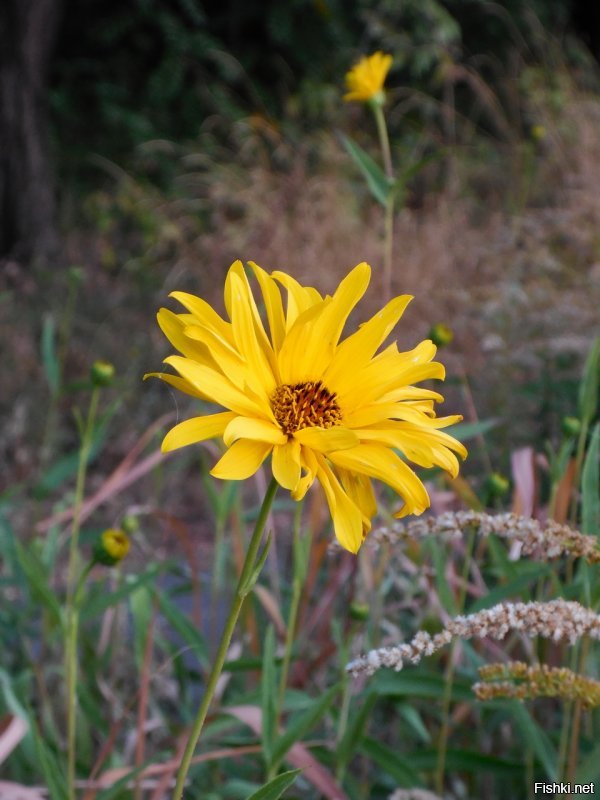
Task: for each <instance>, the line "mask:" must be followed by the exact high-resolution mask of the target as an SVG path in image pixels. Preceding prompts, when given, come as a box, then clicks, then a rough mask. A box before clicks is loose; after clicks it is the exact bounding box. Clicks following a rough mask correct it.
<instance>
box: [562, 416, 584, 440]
mask: <svg viewBox="0 0 600 800" xmlns="http://www.w3.org/2000/svg"><path fill="white" fill-rule="evenodd" d="M560 427H561V428H562V432H563V433H564V434H565V436H579V434H580V433H581V420H580V419H578V418H577V417H563V418H562V422H561V423H560Z"/></svg>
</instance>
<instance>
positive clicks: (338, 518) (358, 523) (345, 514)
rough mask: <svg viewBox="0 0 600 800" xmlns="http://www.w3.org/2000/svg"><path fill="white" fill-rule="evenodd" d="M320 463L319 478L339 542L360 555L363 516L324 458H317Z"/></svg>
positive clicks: (362, 537) (362, 536)
mask: <svg viewBox="0 0 600 800" xmlns="http://www.w3.org/2000/svg"><path fill="white" fill-rule="evenodd" d="M316 457H317V459H318V462H319V472H318V475H317V478H318V480H319V483H320V484H321V486H322V487H323V491H324V492H325V497H326V499H327V505H328V506H329V512H330V514H331V518H332V520H333V530H334V533H335V537H336V539H337V540H338V542H339V543H340V544H341V545H342V547H344V548H345V549H346V550H349V551H350V552H351V553H358V551H359V548H360V546H361V544H362V543H363V540H364V530H363V515H362V513H361V510H360V509H359V508H358V506H357V505H356V504H355V503H353V502H352V500H351V499H350V498H349V497H348V495H347V494H346V492H345V491H344V490H343V488H342V487H341V486H340V483H339V481H338V479H337V478H336V477H335V475H334V473H333V470H332V469H331V468H330V467H329V465H328V464H327V462H326V461H325V458H324V456H321V455H317V456H316Z"/></svg>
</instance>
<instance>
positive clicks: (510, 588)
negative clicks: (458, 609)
mask: <svg viewBox="0 0 600 800" xmlns="http://www.w3.org/2000/svg"><path fill="white" fill-rule="evenodd" d="M527 567H530V569H528V570H527V572H526V573H525V574H524V575H519V577H518V578H515V579H514V580H512V581H509V582H508V583H505V584H503V585H501V586H496V588H495V589H492V591H491V592H487V593H486V594H484V595H483V596H482V597H480V598H479V599H478V600H475V601H474V602H473V603H471V605H470V606H469V608H468V611H467V613H468V614H474V613H475V611H481V610H482V609H484V608H491V607H492V606H495V605H496V603H500V602H502V600H505V599H506V598H507V597H515V596H516V595H519V594H520V593H521V592H523V591H525V589H528V588H529V587H530V586H531V584H533V583H534V582H535V581H537V580H538V579H539V578H543V577H544V576H546V575H549V574H550V573H551V572H552V568H551V567H550V565H548V564H527Z"/></svg>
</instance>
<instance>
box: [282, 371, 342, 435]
mask: <svg viewBox="0 0 600 800" xmlns="http://www.w3.org/2000/svg"><path fill="white" fill-rule="evenodd" d="M271 408H272V409H273V414H274V415H275V419H276V420H277V422H278V423H279V425H280V426H281V430H282V431H283V432H284V433H286V434H287V435H288V436H290V435H291V434H293V433H294V432H295V431H300V430H302V428H332V427H333V426H334V425H337V424H338V423H339V422H340V421H341V419H342V412H341V411H340V407H339V405H338V403H337V400H336V399H335V392H333V393H331V392H330V391H328V389H326V388H325V386H323V384H322V383H321V381H316V382H313V381H307V382H306V383H296V384H294V385H293V386H290V385H289V384H283V385H282V386H278V387H277V389H275V391H274V392H273V394H272V396H271Z"/></svg>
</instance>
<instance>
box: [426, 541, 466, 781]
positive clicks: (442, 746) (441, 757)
mask: <svg viewBox="0 0 600 800" xmlns="http://www.w3.org/2000/svg"><path fill="white" fill-rule="evenodd" d="M475 539H476V534H475V531H471V533H470V534H469V540H468V543H467V547H466V551H465V563H464V564H463V569H462V585H461V587H460V589H459V597H458V613H459V614H461V613H462V612H463V610H464V604H465V599H466V595H467V580H468V578H469V568H470V561H471V558H472V555H473V549H474V547H475ZM457 646H458V640H456V639H455V640H454V641H453V642H452V645H451V648H450V655H449V660H448V667H447V669H446V675H445V685H444V696H443V699H442V727H441V730H440V736H439V740H438V752H437V763H436V769H435V790H436V792H437V793H438V794H439V795H440V796H441V795H442V794H443V793H444V771H445V769H446V751H447V749H448V735H449V733H450V703H451V701H452V686H453V684H454V662H455V654H456V648H457Z"/></svg>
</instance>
